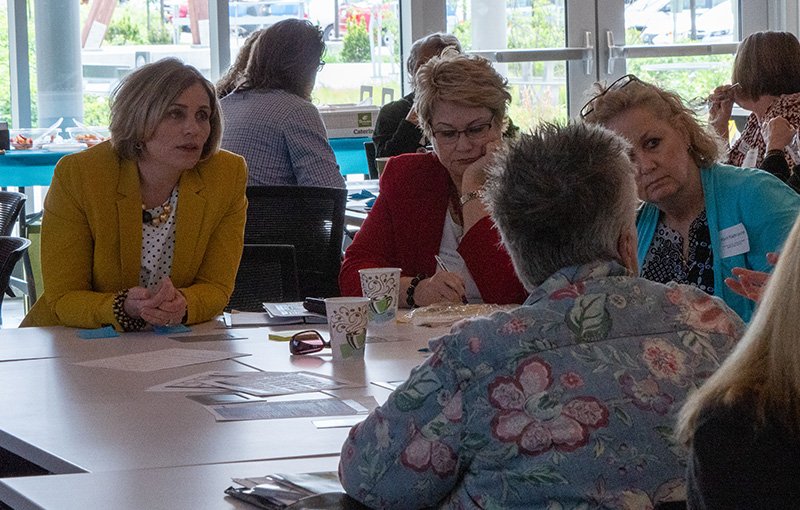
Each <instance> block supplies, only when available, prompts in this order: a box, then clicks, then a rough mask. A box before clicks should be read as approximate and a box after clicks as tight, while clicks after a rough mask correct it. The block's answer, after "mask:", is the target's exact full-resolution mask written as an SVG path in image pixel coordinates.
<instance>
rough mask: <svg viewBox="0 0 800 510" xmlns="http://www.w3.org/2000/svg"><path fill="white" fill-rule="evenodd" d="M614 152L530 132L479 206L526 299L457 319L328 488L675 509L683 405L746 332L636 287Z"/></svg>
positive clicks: (607, 143) (629, 194)
mask: <svg viewBox="0 0 800 510" xmlns="http://www.w3.org/2000/svg"><path fill="white" fill-rule="evenodd" d="M627 150H628V145H627V143H626V142H625V141H624V140H622V139H621V138H619V137H617V136H616V135H614V134H612V133H611V132H609V131H607V130H605V129H604V128H601V127H599V126H591V125H586V124H569V125H567V126H556V125H542V126H540V127H539V128H537V130H536V131H535V132H532V133H530V134H525V135H522V136H521V138H520V139H519V140H518V141H516V142H513V143H512V145H511V147H510V148H509V150H508V151H506V152H505V154H503V155H502V156H500V157H499V160H498V161H497V163H496V164H495V165H494V167H493V169H492V170H491V172H490V173H491V175H490V177H489V180H488V182H487V185H486V188H485V200H486V202H487V206H488V207H489V210H490V211H491V214H492V217H493V218H494V221H495V222H496V224H497V227H498V229H499V230H500V233H501V236H502V240H503V243H504V244H505V246H506V249H507V250H508V252H509V254H510V255H511V258H512V260H513V262H514V267H515V269H516V271H517V273H518V275H519V277H520V279H521V281H522V282H523V283H524V284H525V287H526V289H528V291H529V292H530V296H529V298H528V300H527V301H526V302H525V304H524V305H523V306H521V307H519V308H517V309H515V310H512V311H510V312H498V313H495V314H493V315H491V316H490V317H488V318H479V319H473V320H468V321H462V322H460V323H458V324H456V325H455V326H454V327H453V329H452V330H451V333H450V334H449V335H446V336H444V337H441V338H439V339H435V340H433V341H432V342H431V350H432V354H431V356H430V357H429V358H428V359H427V360H426V361H425V362H424V363H423V364H422V365H421V366H419V367H417V368H416V369H414V370H413V371H412V372H411V375H410V377H409V379H408V380H407V381H406V382H405V383H403V384H402V385H401V386H400V387H399V388H397V390H395V391H394V392H393V393H392V395H391V396H390V397H389V399H388V401H387V402H386V403H385V404H384V405H383V406H380V407H379V408H377V409H376V410H375V411H373V412H372V413H371V414H370V415H369V417H368V418H367V419H366V420H365V421H363V422H362V423H360V424H358V425H356V426H355V427H353V429H352V430H351V431H350V435H349V437H348V439H347V441H346V442H345V444H344V446H343V448H342V456H341V463H340V466H339V475H340V478H341V481H342V485H343V486H344V488H345V490H346V491H347V493H348V494H349V495H350V496H352V497H353V498H355V499H357V500H358V501H360V502H362V503H364V504H366V505H368V506H370V507H373V508H398V509H400V508H402V509H411V508H423V507H431V506H435V507H441V508H458V509H474V508H487V509H489V508H526V509H530V508H546V509H552V510H555V509H558V510H571V509H578V508H580V509H584V508H587V509H588V508H620V509H639V508H652V507H654V506H655V505H657V504H659V503H663V502H668V501H674V500H681V499H685V490H684V479H683V475H684V468H685V451H684V449H683V448H682V447H680V446H678V445H677V444H676V443H675V442H674V441H673V439H672V436H673V432H672V429H673V422H674V416H675V413H676V412H677V410H678V409H680V406H681V404H682V403H683V401H684V399H685V397H686V394H687V392H689V391H690V390H692V389H694V388H696V387H697V386H698V385H699V384H700V383H701V382H702V381H703V380H704V379H705V378H707V377H708V376H709V375H710V374H711V373H712V372H713V371H714V370H715V369H716V368H717V366H718V365H719V363H720V361H721V360H722V359H724V357H725V356H726V355H727V353H728V352H729V351H730V350H731V348H732V346H733V345H734V343H735V341H736V339H737V338H739V337H740V336H741V333H742V330H743V328H744V325H743V323H742V321H741V320H740V319H739V317H738V316H737V315H736V314H735V313H734V312H733V311H731V310H730V309H729V308H728V307H727V306H726V305H725V304H724V303H723V302H722V301H721V300H719V299H718V298H714V297H712V296H709V295H707V294H705V293H704V292H702V291H700V290H698V289H696V288H693V287H688V286H684V285H678V284H670V285H663V284H659V283H655V282H651V281H648V280H645V279H642V278H639V277H637V276H635V275H636V274H637V267H636V266H637V262H636V231H635V227H634V214H635V213H634V209H635V207H634V205H635V200H636V199H635V191H634V184H633V167H632V165H631V162H630V160H629V158H628V156H627Z"/></svg>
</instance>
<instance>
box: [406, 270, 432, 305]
mask: <svg viewBox="0 0 800 510" xmlns="http://www.w3.org/2000/svg"><path fill="white" fill-rule="evenodd" d="M427 277H428V276H427V275H425V274H424V273H420V274H418V275H417V276H415V277H414V278H412V279H411V283H410V284H409V285H408V289H407V290H406V303H408V307H409V308H416V307H417V303H415V302H414V291H415V290H417V285H419V282H421V281H422V280H424V279H425V278H427Z"/></svg>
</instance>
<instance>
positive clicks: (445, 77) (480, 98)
mask: <svg viewBox="0 0 800 510" xmlns="http://www.w3.org/2000/svg"><path fill="white" fill-rule="evenodd" d="M415 80H416V87H415V96H414V104H415V106H416V108H417V115H418V116H419V123H420V127H421V128H422V132H423V133H424V134H425V136H426V137H427V138H428V139H431V138H433V130H432V128H431V123H432V122H433V111H434V110H435V108H436V103H437V102H439V101H453V102H454V103H457V104H459V105H462V106H466V107H484V108H488V109H489V110H490V111H491V112H492V115H494V119H495V121H497V122H500V123H501V125H502V126H503V127H505V124H506V110H507V108H508V103H510V102H511V94H510V93H509V92H508V80H506V79H505V78H503V76H501V75H500V73H498V72H497V71H495V69H494V67H492V64H491V62H489V61H488V60H486V59H485V58H483V57H479V56H477V55H464V54H462V53H459V52H457V51H456V50H455V49H452V48H447V49H445V50H444V51H443V52H442V54H441V55H439V56H438V57H433V58H432V59H430V60H428V61H427V62H426V63H425V64H423V65H422V66H420V68H419V69H418V70H417V74H416V77H415Z"/></svg>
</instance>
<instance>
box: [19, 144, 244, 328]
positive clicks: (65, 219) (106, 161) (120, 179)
mask: <svg viewBox="0 0 800 510" xmlns="http://www.w3.org/2000/svg"><path fill="white" fill-rule="evenodd" d="M246 185H247V167H246V165H245V162H244V159H243V158H242V157H240V156H237V155H235V154H232V153H230V152H226V151H220V152H219V153H218V154H216V155H214V156H212V157H211V158H209V159H208V160H206V161H203V162H201V163H199V164H198V165H197V166H196V167H195V168H192V169H191V170H186V171H185V172H183V174H182V175H181V178H180V182H179V192H178V193H179V194H178V207H177V209H176V212H175V213H176V215H177V216H176V220H175V221H176V229H175V253H174V256H173V259H172V273H171V275H170V278H171V279H172V281H173V283H174V284H175V287H176V288H178V289H179V290H180V291H181V292H182V293H183V295H184V296H185V297H186V303H187V309H188V320H187V322H188V323H197V322H203V321H207V320H209V319H211V318H213V317H214V316H216V315H218V314H219V313H221V312H222V309H223V308H224V307H225V305H227V304H228V299H229V298H230V295H231V293H232V292H233V284H234V282H235V280H236V271H237V270H238V268H239V260H240V259H241V256H242V246H243V244H244V223H245V220H246V218H247V197H246V195H245V187H246ZM141 256H142V198H141V194H140V192H139V172H138V170H137V167H136V163H135V162H133V161H129V160H120V158H119V156H118V155H117V153H116V151H115V150H114V148H113V147H112V145H111V143H110V142H105V143H101V144H99V145H97V146H95V147H93V148H91V149H88V150H85V151H83V152H80V153H77V154H72V155H69V156H65V157H63V158H61V160H60V161H59V162H58V165H56V169H55V174H54V176H53V182H52V184H51V185H50V190H49V191H48V193H47V197H46V198H45V202H44V216H43V218H42V257H41V259H42V277H43V279H44V285H45V290H44V294H43V295H42V296H41V297H40V299H39V300H38V301H37V302H36V304H35V305H34V306H33V308H32V309H31V311H30V312H29V313H28V315H27V316H26V317H25V319H24V320H23V321H22V324H21V326H54V325H63V326H71V327H80V328H97V327H100V326H101V325H103V324H113V325H114V326H115V327H116V328H117V329H121V328H120V325H119V324H118V323H117V321H116V319H115V318H114V312H113V310H112V304H113V301H114V296H115V294H116V293H117V292H118V291H120V290H122V289H127V288H131V287H137V286H138V285H139V271H140V267H141Z"/></svg>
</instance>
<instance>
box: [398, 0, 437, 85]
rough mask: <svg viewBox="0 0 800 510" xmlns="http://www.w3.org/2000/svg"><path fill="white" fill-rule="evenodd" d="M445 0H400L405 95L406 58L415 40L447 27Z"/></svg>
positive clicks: (406, 83) (402, 74)
mask: <svg viewBox="0 0 800 510" xmlns="http://www.w3.org/2000/svg"><path fill="white" fill-rule="evenodd" d="M446 12H447V9H446V3H445V0H400V56H401V58H402V62H401V63H400V67H401V69H402V73H401V77H402V80H401V83H402V87H403V95H405V94H407V93H408V90H407V89H408V88H409V84H408V76H406V74H407V73H406V60H408V54H409V50H410V49H411V45H412V44H414V41H416V40H417V39H419V38H421V37H425V36H426V35H428V34H432V33H434V32H444V31H445V30H446V29H447V15H446Z"/></svg>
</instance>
